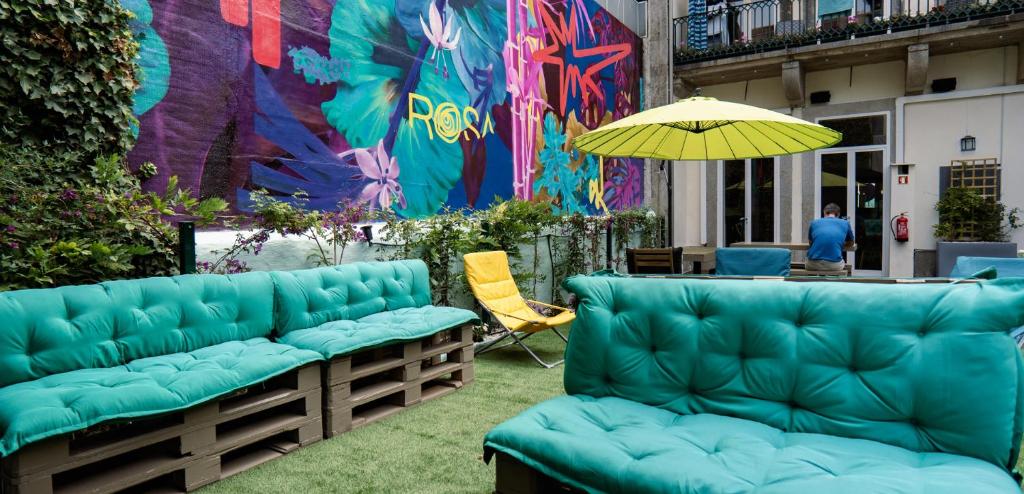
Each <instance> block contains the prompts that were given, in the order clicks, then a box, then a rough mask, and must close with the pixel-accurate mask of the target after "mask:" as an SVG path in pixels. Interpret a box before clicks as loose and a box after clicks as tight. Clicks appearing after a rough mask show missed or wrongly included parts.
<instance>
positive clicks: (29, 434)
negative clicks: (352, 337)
mask: <svg viewBox="0 0 1024 494" xmlns="http://www.w3.org/2000/svg"><path fill="white" fill-rule="evenodd" d="M317 360H321V356H320V354H318V353H316V352H311V351H308V350H300V349H297V348H292V347H290V346H287V345H282V344H279V343H272V342H270V341H268V340H267V339H266V338H252V339H248V340H245V341H230V342H226V343H220V344H217V345H213V346H208V347H205V348H201V349H198V350H195V351H192V352H187V353H174V354H170V355H161V356H157V357H149V358H142V359H138V360H134V361H132V362H131V363H129V364H126V365H119V366H115V367H108V368H97V369H79V370H74V371H70V372H64V373H61V374H53V375H49V376H45V377H42V378H40V379H36V380H33V381H27V382H21V383H17V384H13V385H10V386H6V387H3V388H0V456H6V455H9V454H11V453H13V452H14V451H16V450H17V449H18V448H20V447H21V446H24V445H25V444H28V443H30V442H34V441H39V440H41V439H44V438H47V437H51V436H56V435H59V434H62V433H65V432H70V431H75V430H80V429H84V428H86V427H89V426H91V425H93V424H98V423H100V422H104V421H106V420H111V419H124V418H131V417H141V416H147V415H154V414H158V413H165V412H170V411H174V410H182V409H185V408H189V407H191V406H194V405H196V404H199V403H202V402H204V401H208V400H210V399H213V398H215V397H217V396H220V395H223V394H225V393H228V392H231V391H234V390H236V389H240V388H243V387H246V386H250V385H253V384H256V383H259V382H261V381H264V380H266V379H269V378H271V377H273V376H276V375H278V374H281V373H283V372H286V371H288V370H291V369H294V368H296V367H300V366H302V365H305V364H307V363H310V362H315V361H317Z"/></svg>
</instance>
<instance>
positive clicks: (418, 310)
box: [278, 305, 478, 358]
mask: <svg viewBox="0 0 1024 494" xmlns="http://www.w3.org/2000/svg"><path fill="white" fill-rule="evenodd" d="M477 319H478V318H477V315H476V314H475V313H473V312H472V311H468V310H465V309H458V308H455V307H436V306H433V305H427V306H423V307H406V308H402V309H395V310H389V311H385V312H378V313H376V314H371V315H369V316H365V317H361V318H359V319H358V320H355V321H349V320H341V321H333V322H328V323H325V324H322V325H320V326H317V327H315V328H309V329H303V330H298V331H291V332H289V333H287V334H285V335H284V336H282V337H280V338H278V341H280V342H281V343H284V344H286V345H291V346H294V347H296V348H303V349H307V350H313V351H316V352H319V353H320V354H321V355H323V356H324V357H325V358H331V357H334V356H336V355H344V354H347V353H352V352H354V351H357V350H362V349H365V348H372V347H375V346H380V345H384V344H387V343H392V342H399V341H408V340H415V339H419V338H424V337H426V336H430V335H432V334H434V333H437V332H438V331H441V330H444V329H448V328H452V327H455V326H460V325H462V324H466V323H469V322H475V321H477Z"/></svg>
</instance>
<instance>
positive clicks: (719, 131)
mask: <svg viewBox="0 0 1024 494" xmlns="http://www.w3.org/2000/svg"><path fill="white" fill-rule="evenodd" d="M717 130H718V133H719V134H721V136H722V141H723V142H725V145H726V146H728V147H729V154H731V155H732V159H737V158H736V150H735V149H733V148H732V144H731V143H729V139H726V138H725V132H722V128H721V127H718V129H717Z"/></svg>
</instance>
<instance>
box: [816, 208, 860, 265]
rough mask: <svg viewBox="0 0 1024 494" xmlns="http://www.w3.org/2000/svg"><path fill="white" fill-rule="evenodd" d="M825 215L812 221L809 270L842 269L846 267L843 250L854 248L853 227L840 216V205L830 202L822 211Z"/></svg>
mask: <svg viewBox="0 0 1024 494" xmlns="http://www.w3.org/2000/svg"><path fill="white" fill-rule="evenodd" d="M822 212H823V214H824V217H822V218H818V219H816V220H814V221H812V222H811V227H810V229H809V230H808V233H807V237H808V240H810V242H811V245H810V248H808V249H807V270H808V271H842V270H844V269H845V268H846V262H845V261H844V258H843V252H844V251H845V250H847V249H852V248H854V245H855V244H854V238H853V228H851V227H850V222H849V221H846V220H845V219H843V218H840V217H839V212H840V211H839V206H838V205H836V204H835V203H829V204H828V205H826V206H825V209H824V210H823V211H822Z"/></svg>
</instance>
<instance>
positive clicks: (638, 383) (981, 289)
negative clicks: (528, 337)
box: [564, 276, 1024, 470]
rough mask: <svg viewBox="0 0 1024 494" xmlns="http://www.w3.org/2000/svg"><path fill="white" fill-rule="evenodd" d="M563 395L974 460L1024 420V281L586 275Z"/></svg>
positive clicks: (577, 286) (578, 286) (1015, 443)
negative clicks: (1023, 339) (1023, 333)
mask: <svg viewBox="0 0 1024 494" xmlns="http://www.w3.org/2000/svg"><path fill="white" fill-rule="evenodd" d="M565 285H566V287H567V288H568V289H569V290H570V291H571V292H573V293H575V294H576V295H578V296H579V300H580V305H579V308H578V310H577V311H576V321H575V323H574V326H573V331H572V337H571V338H569V343H568V346H567V348H566V356H565V371H564V375H565V378H564V379H565V390H566V392H567V393H568V394H571V395H588V396H599V397H600V396H613V397H619V398H624V399H628V400H632V401H636V402H638V403H643V404H647V405H651V406H654V407H659V408H663V409H665V410H667V411H670V412H674V413H677V414H679V415H692V414H701V413H711V414H716V415H728V416H734V417H737V418H743V419H747V420H753V421H756V422H760V423H763V424H765V425H768V426H771V427H774V428H776V429H780V430H783V431H786V432H794V433H796V432H800V433H816V434H826V435H832V436H838V437H846V438H853V439H867V440H872V441H877V442H881V443H887V444H890V445H892V446H897V447H900V448H903V449H907V450H910V451H916V452H920V453H932V452H934V453H951V454H956V455H962V456H971V457H974V458H978V459H981V460H984V461H987V462H989V463H991V464H993V465H996V466H998V467H1001V468H1003V469H1005V470H1009V469H1010V468H1012V467H1013V466H1014V463H1015V461H1016V457H1017V452H1018V448H1019V447H1020V442H1021V431H1022V428H1024V371H1022V369H1024V360H1022V358H1021V352H1020V351H1019V350H1018V348H1017V345H1016V343H1015V341H1014V339H1013V338H1012V337H1010V336H1009V334H1008V333H1009V332H1011V331H1013V330H1015V329H1016V328H1019V327H1021V326H1024V278H1006V279H997V280H991V281H984V282H980V283H963V284H925V285H921V284H868V283H841V282H815V283H795V282H783V281H754V280H729V279H719V280H701V279H639V278H611V277H587V276H576V277H573V278H570V279H569V280H567V281H566V283H565Z"/></svg>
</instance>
